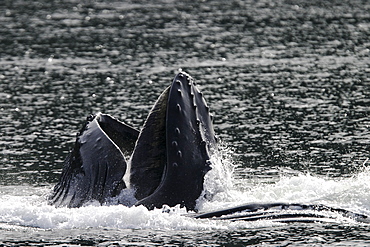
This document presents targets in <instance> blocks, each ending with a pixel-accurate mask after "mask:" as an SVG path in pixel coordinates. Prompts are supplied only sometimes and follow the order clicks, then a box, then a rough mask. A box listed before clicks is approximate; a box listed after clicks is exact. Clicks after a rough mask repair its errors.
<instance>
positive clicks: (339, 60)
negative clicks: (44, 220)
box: [0, 0, 370, 246]
mask: <svg viewBox="0 0 370 247" xmlns="http://www.w3.org/2000/svg"><path fill="white" fill-rule="evenodd" d="M369 37H370V2H369V1H360V0H354V1H343V0H341V1H303V0H302V1H300V0H297V1H294V0H291V1H277V0H274V1H221V0H215V1H207V0H205V1H181V2H179V1H170V0H169V1H165V0H164V1H150V2H147V1H122V2H116V1H74V0H69V1H46V0H45V1H24V0H23V1H22V0H16V1H13V0H12V1H8V0H5V1H4V0H3V1H1V2H0V114H1V115H0V135H1V138H0V186H2V188H3V189H2V191H1V193H0V195H2V197H1V200H5V199H6V198H8V197H7V196H14V195H15V194H16V193H19V191H18V190H22V191H24V190H26V192H28V191H27V189H24V188H27V186H32V187H34V188H35V189H36V190H37V189H38V188H39V189H45V187H46V188H51V186H52V185H53V184H55V183H56V182H57V180H58V178H59V175H60V172H61V168H62V163H63V160H64V158H65V156H66V155H67V153H68V151H69V150H70V149H71V147H72V145H73V142H74V138H75V133H76V132H77V131H78V129H79V128H80V126H81V124H82V123H83V121H84V119H85V117H86V116H87V115H89V114H90V113H96V112H103V113H109V114H111V115H112V116H115V117H116V118H118V119H120V120H122V121H124V122H127V123H129V124H131V125H133V126H135V127H136V128H140V127H141V126H142V124H143V122H144V120H145V118H146V116H147V113H148V111H149V110H150V108H151V106H152V104H153V103H154V101H155V100H156V98H157V97H158V96H159V94H160V93H161V92H162V91H163V90H164V88H165V87H166V86H167V85H169V83H170V82H171V80H172V78H173V77H174V75H175V74H176V73H177V72H178V71H179V70H184V71H187V72H189V73H190V74H191V75H192V76H193V77H194V78H195V80H196V82H197V83H198V86H199V88H200V89H201V90H202V91H203V93H204V96H205V98H206V100H207V102H208V104H209V105H210V107H211V110H212V112H213V114H214V125H215V131H216V133H217V134H218V136H219V137H220V139H221V140H222V141H223V142H224V143H226V145H227V146H229V147H230V148H232V163H233V164H234V165H235V166H236V167H235V172H234V174H233V175H234V176H233V179H234V183H235V184H237V185H238V186H239V187H238V188H239V189H240V190H248V189H250V187H248V186H250V185H251V184H253V185H255V186H258V184H274V183H275V182H280V184H281V183H284V182H286V181H287V180H281V176H285V175H288V176H297V174H298V176H299V174H307V173H309V174H311V175H312V176H306V177H305V176H303V177H300V178H301V180H299V184H302V183H307V184H310V183H312V182H313V181H317V180H315V179H324V181H325V182H326V183H331V182H334V181H338V180H340V181H342V180H341V179H344V178H348V179H351V178H353V177H356V178H359V177H360V175H361V176H363V177H364V178H365V179H363V180H361V179H357V180H356V179H354V180H348V181H352V182H351V183H352V184H351V187H350V188H349V189H347V190H352V189H353V188H358V189H359V191H357V192H354V194H356V195H357V197H355V196H354V198H352V199H351V200H352V201H347V203H348V204H349V205H351V204H353V202H354V201H361V203H358V205H356V206H355V208H359V209H360V210H363V211H370V201H369V200H370V198H369V197H367V198H366V196H369V193H368V192H367V190H368V189H369V188H370V183H369V180H370V175H369V173H366V172H365V173H363V172H364V169H365V170H366V169H367V166H368V165H369V162H368V158H370V145H369V144H370V79H369V75H370V38H369ZM359 174H360V175H359ZM289 181H291V180H289ZM319 181H323V180H319ZM346 181H347V180H346ZM353 181H357V182H353ZM348 183H349V182H348ZM345 184H346V183H343V184H340V186H342V187H343V186H345ZM17 186H21V187H17ZM290 186H291V187H290V189H292V187H293V185H292V184H290ZM312 186H318V188H319V187H320V186H321V185H319V184H312ZM8 188H14V190H13V189H8ZM328 190H329V189H328ZM362 192H364V193H365V192H366V193H365V194H361V193H362ZM317 193H318V194H316V195H315V196H320V193H321V192H320V193H319V192H317ZM348 193H349V195H348V197H350V193H351V192H348ZM26 194H27V193H26ZM22 196H23V195H22ZM341 196H342V197H341ZM334 197H336V198H338V197H339V198H347V194H346V195H343V194H340V193H339V196H338V195H336V196H333V198H334ZM272 198H273V197H272ZM284 198H285V197H284ZM270 199H271V198H270ZM326 200H329V199H327V198H326ZM329 201H330V200H329ZM4 217H5V216H3V215H1V213H0V222H4V223H8V222H7V220H6V218H4ZM4 219H5V220H4ZM36 227H40V226H39V225H37V224H36ZM41 228H42V227H41ZM127 228H129V229H117V228H114V227H113V229H111V228H110V227H109V225H108V226H107V227H106V228H94V227H93V228H91V229H86V227H84V228H83V229H81V228H77V229H73V230H69V229H63V230H55V229H43V230H42V229H39V228H30V227H29V225H27V226H26V227H24V226H17V227H14V228H9V227H1V226H0V236H2V237H1V238H0V239H1V240H0V244H1V243H4V244H8V245H11V244H19V245H27V244H30V245H31V244H35V245H45V244H55V245H58V244H81V245H85V244H86V245H88V244H102V245H103V246H104V245H110V244H114V243H118V244H121V245H124V244H129V243H136V244H142V245H145V246H146V245H164V244H168V245H169V246H171V245H194V246H195V245H196V246H201V245H223V246H242V245H248V244H252V245H260V244H263V243H265V244H272V245H281V246H282V245H284V246H287V245H290V244H292V243H293V244H319V245H325V244H335V243H339V244H342V245H364V244H365V241H368V239H369V237H370V228H369V226H367V225H341V224H324V225H302V224H297V225H283V226H281V225H279V226H275V225H274V226H271V227H267V226H264V227H262V228H258V226H255V227H249V228H248V229H246V230H243V229H241V228H236V229H232V228H230V229H226V230H217V231H210V230H208V231H206V230H205V231H204V232H199V229H198V228H197V229H198V230H191V229H193V228H186V227H184V228H181V227H180V228H176V227H174V228H172V229H170V230H169V231H166V230H163V229H162V228H160V229H161V230H157V231H155V230H153V231H150V230H138V229H136V228H137V227H135V226H134V227H127ZM138 228H140V227H138ZM170 228H171V227H170ZM131 229H136V230H131ZM180 229H185V230H180ZM186 229H187V230H186ZM189 229H190V230H189ZM367 243H369V242H367Z"/></svg>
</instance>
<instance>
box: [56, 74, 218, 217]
mask: <svg viewBox="0 0 370 247" xmlns="http://www.w3.org/2000/svg"><path fill="white" fill-rule="evenodd" d="M216 149H217V144H216V137H215V134H214V130H213V126H212V120H211V115H210V113H209V107H208V106H207V104H206V102H205V100H204V98H203V95H202V93H201V92H200V91H199V90H198V89H197V88H196V86H195V84H194V80H193V79H192V78H191V77H190V76H189V75H188V74H186V73H184V72H182V73H179V74H178V75H176V77H175V78H174V80H173V81H172V83H171V85H170V86H169V87H168V88H167V89H166V90H164V92H163V93H162V94H161V95H160V96H159V98H158V100H157V101H156V103H155V104H154V106H153V108H152V109H151V111H150V113H149V115H148V117H147V119H146V121H145V123H144V126H143V128H142V130H141V131H140V132H139V131H138V130H136V129H134V128H132V127H131V126H129V125H127V124H125V123H123V122H120V121H118V120H117V119H115V118H113V117H111V116H110V115H107V114H102V113H98V114H96V115H92V116H89V117H88V118H87V120H86V123H85V124H84V126H83V127H82V129H81V130H80V131H79V133H78V134H77V138H76V142H75V146H74V148H73V150H72V151H71V152H70V154H69V155H68V157H67V158H66V160H65V162H64V166H63V171H62V175H61V177H60V180H59V182H58V183H57V185H55V187H54V189H53V191H52V193H51V195H50V202H51V203H52V204H54V205H56V206H67V207H80V206H82V205H83V204H84V203H86V202H88V201H94V200H95V201H98V202H100V203H102V204H103V203H105V202H107V201H108V200H109V199H110V198H112V197H115V196H117V195H119V194H120V193H121V191H122V190H125V189H132V190H133V191H134V197H135V199H136V203H135V205H144V206H146V207H147V208H149V209H153V208H155V207H157V208H160V207H162V205H168V206H175V205H178V204H180V205H181V206H184V207H186V208H187V209H188V210H194V209H195V206H196V200H197V199H198V197H199V196H200V194H201V192H202V190H203V182H204V175H205V174H206V173H207V171H209V170H210V169H211V161H210V157H211V155H212V153H213V152H214V151H215V150H216ZM128 154H131V156H130V158H129V159H128V160H129V161H127V160H126V158H125V156H127V155H128ZM124 176H125V177H128V179H127V180H128V184H127V181H125V180H124Z"/></svg>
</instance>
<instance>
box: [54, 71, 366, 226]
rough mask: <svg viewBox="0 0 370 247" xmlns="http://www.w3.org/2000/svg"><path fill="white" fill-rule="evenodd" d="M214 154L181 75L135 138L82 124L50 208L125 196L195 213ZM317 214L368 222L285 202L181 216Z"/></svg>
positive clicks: (116, 124)
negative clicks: (327, 213)
mask: <svg viewBox="0 0 370 247" xmlns="http://www.w3.org/2000/svg"><path fill="white" fill-rule="evenodd" d="M215 151H217V141H216V136H215V133H214V130H213V125H212V116H211V114H210V112H209V107H208V106H207V104H206V101H205V99H204V97H203V95H202V93H201V92H200V91H199V90H198V89H197V87H196V86H195V83H194V80H193V79H192V77H191V76H190V75H188V74H187V73H184V72H181V73H179V74H177V75H176V76H175V78H174V79H173V81H172V83H171V85H170V86H169V87H167V88H166V89H165V90H164V92H163V93H162V94H161V95H160V96H159V98H158V99H157V101H156V102H155V104H154V106H153V107H152V109H151V111H150V112H149V115H148V117H147V119H146V121H145V123H144V126H143V128H142V130H141V131H139V130H137V129H135V128H133V127H131V126H129V125H127V124H125V123H123V122H121V121H119V120H117V119H115V118H113V117H112V116H110V115H108V114H102V113H98V114H96V115H91V116H89V117H87V119H86V122H85V123H84V125H83V127H82V128H81V130H80V131H79V132H78V133H77V137H76V141H75V145H74V147H73V149H72V151H71V152H70V153H69V155H68V156H67V158H66V159H65V161H64V165H63V170H62V174H61V177H60V179H59V182H58V183H57V184H56V185H55V186H54V189H53V190H52V192H51V195H50V197H49V202H50V203H51V204H53V205H55V206H66V207H71V208H73V207H80V206H82V205H83V204H85V203H87V202H89V201H98V202H99V203H100V204H104V203H107V202H109V201H110V200H111V199H112V198H114V197H117V196H119V195H120V194H121V193H122V192H125V191H130V192H132V197H133V200H129V199H128V200H127V201H123V202H120V203H122V204H125V205H127V206H133V205H136V206H137V205H144V206H145V207H147V208H148V209H154V208H162V206H164V205H168V206H170V207H173V206H176V205H180V206H182V207H186V209H187V210H188V211H196V200H197V199H198V198H199V197H200V196H201V193H202V190H203V183H204V176H205V174H206V173H207V172H208V171H209V170H210V169H211V168H212V162H211V159H210V158H211V156H212V155H213V154H214V153H215ZM124 195H131V194H127V193H126V194H124ZM297 210H299V211H297ZM302 210H306V211H305V212H302ZM307 210H308V211H307ZM322 211H327V212H335V213H339V214H341V215H344V216H346V217H351V218H354V219H357V220H359V221H364V222H366V221H368V216H367V215H363V214H358V213H353V212H350V211H348V210H344V209H339V208H333V207H328V206H324V205H305V204H287V203H264V204H263V203H257V204H255V203H252V204H246V205H241V206H238V207H234V208H227V209H223V210H218V211H214V212H206V213H194V214H189V215H187V216H188V217H193V218H196V219H204V218H214V219H220V220H231V221H235V220H244V221H253V220H260V219H270V220H275V221H280V222H297V221H298V222H317V221H324V220H323V219H327V218H328V216H327V215H322V214H320V213H319V212H322Z"/></svg>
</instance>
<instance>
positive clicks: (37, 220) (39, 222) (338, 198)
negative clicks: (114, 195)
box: [0, 160, 370, 230]
mask: <svg viewBox="0 0 370 247" xmlns="http://www.w3.org/2000/svg"><path fill="white" fill-rule="evenodd" d="M230 164H231V163H230V162H229V161H227V160H226V161H225V160H223V161H221V160H216V161H215V162H214V167H213V169H212V170H211V172H210V173H209V174H207V176H206V178H205V193H204V194H203V195H202V197H201V198H200V199H199V200H198V209H199V210H200V211H210V210H218V209H222V208H225V207H233V206H238V205H242V204H245V203H252V202H261V203H264V202H288V203H318V204H325V205H328V206H334V207H340V208H344V209H347V210H351V211H354V212H357V213H362V214H367V215H370V201H369V198H370V169H369V168H366V167H365V168H363V169H362V170H361V171H359V172H358V173H357V174H355V175H354V176H352V177H349V178H343V179H333V178H327V177H319V176H314V175H311V174H298V175H294V176H282V177H281V178H280V180H279V181H277V182H276V183H272V184H258V185H255V186H250V187H249V188H243V189H240V188H238V187H237V186H235V185H234V183H233V179H232V166H230ZM246 184H250V183H249V181H246ZM50 189H51V188H47V187H32V186H30V187H27V186H3V187H1V188H0V202H1V203H0V224H1V225H0V227H1V228H3V229H4V228H6V226H9V227H13V228H14V227H15V226H27V227H38V228H43V229H60V228H67V229H70V228H89V227H93V228H99V227H104V228H120V229H122V228H123V229H162V230H166V229H173V230H184V229H186V230H212V229H219V230H221V229H228V230H233V229H245V228H256V227H261V226H263V227H266V226H270V225H271V224H280V223H277V222H272V221H259V222H243V221H239V222H229V221H215V220H210V219H204V220H200V219H193V218H191V217H187V216H184V214H186V212H185V210H184V209H180V208H178V207H175V208H171V209H169V208H166V207H165V208H164V210H162V209H156V210H152V211H149V210H147V209H146V208H145V207H143V206H139V207H126V206H123V205H105V206H100V205H99V204H98V203H90V204H88V205H86V206H84V207H80V208H72V209H69V208H63V207H62V208H56V207H54V206H51V205H48V203H47V200H46V196H45V195H47V194H48V193H49V192H50ZM207 194H208V195H207ZM162 211H166V212H167V213H163V212H162Z"/></svg>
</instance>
